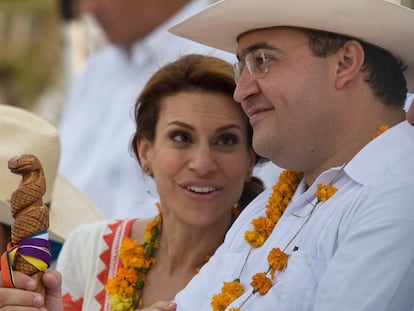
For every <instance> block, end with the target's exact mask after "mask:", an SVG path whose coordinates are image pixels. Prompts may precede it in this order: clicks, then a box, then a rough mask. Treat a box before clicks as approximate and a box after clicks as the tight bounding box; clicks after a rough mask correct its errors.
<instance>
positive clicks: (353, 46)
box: [335, 40, 365, 89]
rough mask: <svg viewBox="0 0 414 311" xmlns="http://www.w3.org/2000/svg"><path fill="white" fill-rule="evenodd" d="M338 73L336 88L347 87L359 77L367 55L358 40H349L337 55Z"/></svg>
mask: <svg viewBox="0 0 414 311" xmlns="http://www.w3.org/2000/svg"><path fill="white" fill-rule="evenodd" d="M336 55H337V64H338V67H337V72H336V74H337V75H336V83H335V86H336V87H337V88H339V89H341V88H343V87H345V86H346V85H347V84H348V83H349V82H350V81H352V80H354V79H355V78H356V77H358V75H359V74H363V73H362V72H361V69H362V66H363V64H364V59H365V53H364V48H363V47H362V45H361V44H360V43H359V42H358V41H356V40H348V41H347V42H345V44H344V46H343V47H342V48H341V49H340V50H339V51H338V52H337V53H336Z"/></svg>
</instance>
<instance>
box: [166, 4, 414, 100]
mask: <svg viewBox="0 0 414 311" xmlns="http://www.w3.org/2000/svg"><path fill="white" fill-rule="evenodd" d="M400 3H401V1H398V0H393V1H391V0H389V1H386V0H302V1H300V0H299V1H291V0H254V1H253V0H221V1H218V2H216V3H214V4H212V5H210V6H209V7H207V8H206V9H204V10H202V11H201V12H200V13H198V14H196V15H194V16H192V17H190V18H188V19H187V20H185V21H183V22H182V23H180V24H178V25H175V26H173V27H172V28H171V29H170V31H171V32H172V33H174V34H176V35H178V36H181V37H185V38H187V39H190V40H193V41H197V42H199V43H202V44H205V45H209V46H212V47H215V48H219V49H222V50H225V51H229V52H232V53H234V52H235V51H236V49H237V37H238V36H239V35H240V34H242V33H244V32H246V31H249V30H253V29H260V28H267V27H274V26H291V27H302V28H311V29H317V30H322V31H328V32H334V33H339V34H344V35H348V36H352V37H355V38H359V39H361V40H364V41H366V42H368V43H371V44H373V45H377V46H379V47H382V48H384V49H386V50H388V51H389V52H391V53H393V54H394V56H396V57H399V58H400V59H401V60H402V61H403V62H404V63H405V64H406V65H408V69H407V71H406V72H405V76H406V79H407V83H408V90H409V92H413V91H414V11H413V10H412V9H409V8H407V7H405V6H402V5H401V4H400Z"/></svg>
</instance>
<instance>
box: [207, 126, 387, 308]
mask: <svg viewBox="0 0 414 311" xmlns="http://www.w3.org/2000/svg"><path fill="white" fill-rule="evenodd" d="M388 128H389V126H388V125H381V126H380V127H379V129H378V131H377V133H375V135H373V136H372V139H375V138H376V137H378V136H379V135H381V134H382V133H384V132H385V131H386V130H387V129H388ZM345 165H346V163H345V164H344V165H343V166H342V168H341V171H342V170H343V169H344V167H345ZM302 177H303V173H301V172H294V171H289V170H284V171H282V173H281V174H280V176H279V180H278V181H277V182H276V184H275V185H274V186H273V192H272V194H271V196H270V197H269V200H268V202H267V205H266V216H260V217H258V218H255V219H253V220H252V225H253V228H254V229H253V230H252V231H246V232H245V235H244V238H245V240H246V242H247V243H248V244H249V245H250V246H251V248H258V247H260V246H262V245H263V244H264V242H265V241H266V239H267V238H268V237H269V236H270V234H271V233H272V231H273V229H274V227H275V226H276V223H277V222H278V221H279V219H280V217H281V216H282V214H283V212H284V211H285V209H286V207H287V205H288V204H289V202H290V200H291V199H292V196H293V194H294V193H295V191H296V188H297V186H298V184H299V182H300V180H301V179H302ZM334 179H335V178H334ZM332 182H333V180H332V181H331V182H330V183H329V184H318V185H317V190H316V193H315V197H316V203H315V204H314V208H315V207H316V206H317V205H318V204H319V203H324V202H326V201H327V200H328V199H329V198H330V197H331V196H333V195H334V194H335V193H336V191H337V189H336V188H335V187H334V186H333V185H332ZM302 228H303V227H301V229H302ZM249 254H250V253H249ZM248 256H249V255H248ZM288 258H289V255H288V254H286V253H285V252H284V251H283V250H281V249H280V248H278V247H276V248H273V249H271V250H270V252H269V254H268V257H267V261H268V263H269V267H268V270H267V271H266V272H259V273H256V274H255V275H253V277H252V281H251V282H250V286H251V287H252V292H251V293H250V295H249V296H248V297H247V298H246V299H245V300H244V301H243V302H242V303H241V305H240V307H238V308H230V309H229V311H240V310H241V307H242V306H243V304H244V303H245V302H246V301H247V299H249V298H250V297H251V296H252V295H254V294H256V293H259V294H260V295H266V294H267V292H268V291H269V290H270V288H272V286H273V280H274V279H275V274H276V271H282V270H283V269H284V268H285V267H286V265H287V262H288ZM246 261H247V259H246ZM268 274H270V278H269V277H268V276H267V275H268ZM243 293H244V287H243V285H242V284H240V279H239V278H237V279H235V280H234V281H233V282H224V285H223V287H222V289H221V293H220V294H215V295H214V296H213V297H212V299H211V303H210V305H211V307H212V310H213V311H224V310H225V309H226V308H227V307H228V306H229V305H230V304H231V303H232V302H233V301H235V300H236V299H237V298H239V297H240V296H241V295H242V294H243Z"/></svg>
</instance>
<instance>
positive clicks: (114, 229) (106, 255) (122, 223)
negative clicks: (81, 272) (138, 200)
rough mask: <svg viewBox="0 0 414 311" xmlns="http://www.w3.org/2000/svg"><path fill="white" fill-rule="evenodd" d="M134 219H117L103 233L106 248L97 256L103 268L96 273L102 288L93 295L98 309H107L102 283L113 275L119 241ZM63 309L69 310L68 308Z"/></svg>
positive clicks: (117, 257)
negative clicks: (108, 230) (107, 230)
mask: <svg viewBox="0 0 414 311" xmlns="http://www.w3.org/2000/svg"><path fill="white" fill-rule="evenodd" d="M134 221H135V219H129V220H118V221H115V222H113V223H110V224H108V228H109V229H110V232H109V233H107V234H105V235H104V236H103V237H102V238H103V240H104V241H105V243H106V245H107V246H108V248H107V249H106V250H105V251H103V252H102V254H101V255H100V256H99V258H100V259H101V260H102V262H103V263H104V264H105V268H104V269H103V270H102V271H101V272H100V273H99V274H98V275H97V278H98V280H99V281H100V282H101V284H102V290H101V291H100V292H99V293H98V294H96V295H95V299H96V300H97V301H98V303H99V304H100V306H101V307H100V309H99V310H100V311H103V310H109V303H108V297H107V295H106V291H105V289H104V285H105V284H106V282H107V281H108V278H110V277H113V276H114V275H115V274H114V273H116V271H117V269H118V266H119V264H120V260H119V247H120V245H121V241H122V240H123V239H124V238H125V237H126V236H129V235H130V232H131V227H132V224H133V223H134ZM65 311H70V310H69V309H68V310H66V309H65Z"/></svg>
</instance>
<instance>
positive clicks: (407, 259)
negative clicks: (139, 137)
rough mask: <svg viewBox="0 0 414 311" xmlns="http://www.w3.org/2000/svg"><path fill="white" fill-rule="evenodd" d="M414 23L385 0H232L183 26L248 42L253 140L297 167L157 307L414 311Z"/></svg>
mask: <svg viewBox="0 0 414 311" xmlns="http://www.w3.org/2000/svg"><path fill="white" fill-rule="evenodd" d="M413 29H414V11H412V10H411V9H409V8H406V7H404V6H402V5H400V4H399V3H398V1H384V0H360V1H357V0H329V1H328V0H313V1H289V0H257V1H251V0H222V1H219V2H217V3H216V4H214V5H212V6H210V7H209V8H207V9H205V10H204V11H202V12H200V13H199V14H197V15H195V16H193V17H191V18H189V19H188V20H186V21H184V22H182V23H181V24H179V25H177V26H175V27H173V28H172V29H171V31H172V32H173V33H176V34H178V35H180V36H183V37H186V38H189V39H191V40H194V41H197V42H201V43H204V44H206V45H210V46H213V47H216V48H220V49H223V50H226V51H230V52H234V53H236V54H237V56H238V59H239V60H240V61H239V62H238V63H236V64H235V66H234V69H235V79H236V81H237V88H236V90H235V94H234V98H235V99H236V100H237V101H238V102H240V103H241V105H242V107H243V109H244V111H245V113H246V114H247V115H248V117H249V119H250V123H251V124H252V126H253V129H254V136H253V145H254V148H255V150H256V152H258V153H259V154H260V155H262V156H264V157H267V158H269V159H271V160H272V161H273V162H274V163H276V164H277V165H279V166H281V167H284V168H286V169H287V170H289V172H288V173H287V174H285V175H282V178H281V179H279V181H278V182H277V184H276V185H277V186H276V187H274V188H273V189H269V190H267V191H264V192H263V194H262V195H260V196H259V197H258V198H257V199H256V200H254V201H253V202H252V203H251V204H250V205H249V206H248V207H247V208H246V209H245V210H244V211H243V212H242V213H241V214H240V216H239V217H238V219H237V220H236V221H235V223H234V224H233V226H232V227H231V228H230V229H229V231H228V233H227V235H226V239H225V241H224V243H223V245H222V246H221V247H220V248H219V249H218V250H217V252H216V253H215V254H214V256H212V257H211V258H210V260H209V262H208V263H207V264H205V265H204V266H203V268H202V269H201V271H200V272H199V274H198V275H197V276H196V277H194V278H193V280H192V281H191V282H190V283H189V284H188V285H187V287H186V288H185V289H184V290H182V291H181V292H180V293H179V294H178V295H177V296H176V299H175V303H171V302H160V303H158V304H156V305H154V306H153V307H152V308H148V310H150V309H153V310H156V309H157V310H174V309H175V308H176V307H177V310H180V311H183V310H188V311H190V310H191V311H194V310H198V311H199V310H233V311H235V310H249V311H252V310H260V311H267V310H284V311H299V310H314V311H328V310H329V311H331V310H335V311H349V310H353V311H362V310H367V311H373V310H375V311H385V310H387V311H412V310H414V296H413V293H414V243H412V237H413V236H414V208H413V201H414V194H413V189H414V176H413V174H412V172H413V171H414V127H413V126H412V125H411V124H410V123H409V122H407V121H406V120H405V112H404V110H403V105H404V101H405V98H406V94H407V92H413V90H414V57H413V56H414V40H412V30H413ZM405 67H407V68H405ZM275 182H276V181H275ZM269 198H270V199H269ZM281 213H283V214H282V215H280V214H281ZM266 233H268V235H267V234H266ZM55 285H56V283H55ZM163 286H165V285H163ZM49 306H50V304H49ZM59 307H60V306H59V305H56V309H50V310H60V309H59Z"/></svg>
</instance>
